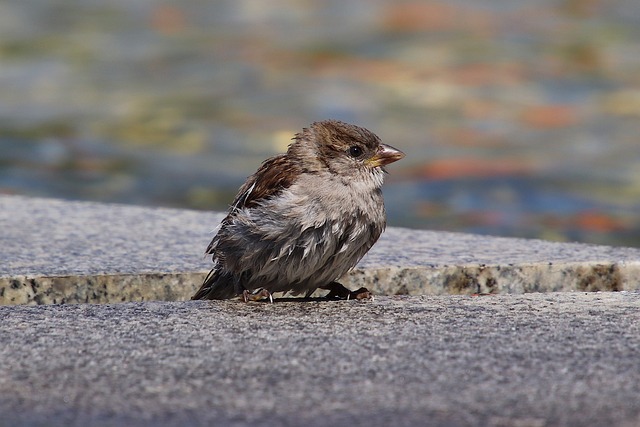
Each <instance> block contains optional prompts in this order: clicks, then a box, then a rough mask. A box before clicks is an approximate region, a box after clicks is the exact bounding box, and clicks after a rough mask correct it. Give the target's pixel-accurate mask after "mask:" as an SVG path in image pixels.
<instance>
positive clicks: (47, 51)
mask: <svg viewBox="0 0 640 427" xmlns="http://www.w3.org/2000/svg"><path fill="white" fill-rule="evenodd" d="M326 118H335V119H340V120H344V121H349V122H353V123H355V124H358V125H361V126H364V127H367V128H369V129H371V130H372V131H374V132H375V133H377V134H378V135H379V136H380V137H381V138H382V140H383V141H384V142H386V143H388V144H391V145H393V146H396V147H398V148H400V149H402V150H403V151H405V152H406V153H407V157H406V158H405V159H404V160H402V161H401V162H398V163H396V164H393V165H392V166H390V167H389V168H388V169H389V172H390V174H389V175H388V177H387V183H386V184H385V188H384V192H385V198H386V204H387V210H388V214H389V223H390V225H395V226H406V227H415V228H428V229H437V230H451V231H464V232H473V233H484V234H492V235H502V236H519V237H536V238H543V239H549V240H558V241H581V242H591V243H603V244H613V245H626V246H640V222H639V221H638V214H639V213H640V2H638V1H637V0H606V1H605V0H520V1H504V0H434V1H398V0H333V1H310V0H288V1H286V0H281V1H263V0H181V1H177V0H176V1H161V0H111V1H103V0H50V1H47V2H42V1H40V0H3V1H2V2H0V193H3V194H23V195H32V196H46V197H61V198H67V199H82V200H96V201H105V202H120V203H130V204H140V205H150V206H171V207H180V208H195V209H206V210H226V209H227V207H228V205H229V203H230V202H231V200H232V198H233V196H234V194H235V191H236V190H237V188H238V186H239V185H240V184H241V183H242V182H243V181H244V179H245V178H246V176H247V175H249V174H251V173H253V171H255V169H256V168H257V167H258V165H259V164H260V162H261V161H262V160H264V159H265V158H266V157H268V156H270V155H273V154H275V153H279V152H282V151H284V150H285V149H286V147H287V145H288V144H289V142H290V139H291V137H292V136H293V134H294V133H295V132H297V131H299V130H300V129H301V128H302V127H303V126H306V125H308V124H309V123H311V122H313V121H316V120H322V119H326ZM214 226H215V224H212V228H213V227H214Z"/></svg>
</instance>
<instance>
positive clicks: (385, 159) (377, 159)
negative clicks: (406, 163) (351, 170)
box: [365, 144, 404, 168]
mask: <svg viewBox="0 0 640 427" xmlns="http://www.w3.org/2000/svg"><path fill="white" fill-rule="evenodd" d="M403 157H404V153H403V152H402V151H400V150H398V149H397V148H393V147H392V146H390V145H386V144H380V147H378V151H376V154H374V155H373V156H372V157H371V158H369V159H367V160H365V163H366V164H367V166H370V167H372V168H375V167H378V166H384V165H388V164H389V163H393V162H396V161H398V160H400V159H401V158H403Z"/></svg>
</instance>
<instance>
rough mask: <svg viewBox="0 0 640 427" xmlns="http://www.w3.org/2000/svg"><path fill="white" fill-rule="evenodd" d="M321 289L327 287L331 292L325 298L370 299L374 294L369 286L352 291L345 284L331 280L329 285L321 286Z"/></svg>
mask: <svg viewBox="0 0 640 427" xmlns="http://www.w3.org/2000/svg"><path fill="white" fill-rule="evenodd" d="M320 288H321V289H327V290H328V291H329V293H328V294H327V295H325V298H330V299H331V298H337V299H347V300H350V299H358V300H359V299H369V298H373V295H372V294H371V292H369V290H368V289H367V288H360V289H357V290H355V291H350V290H349V289H347V288H345V287H344V285H342V284H341V283H338V282H331V283H329V284H328V285H325V286H320Z"/></svg>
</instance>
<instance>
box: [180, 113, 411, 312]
mask: <svg viewBox="0 0 640 427" xmlns="http://www.w3.org/2000/svg"><path fill="white" fill-rule="evenodd" d="M403 157H404V153H403V152H402V151H400V150H397V149H395V148H393V147H391V146H389V145H385V144H382V143H381V141H380V138H378V137H377V136H376V135H375V134H374V133H373V132H371V131H369V130H367V129H365V128H362V127H359V126H355V125H352V124H348V123H344V122H341V121H337V120H326V121H321V122H315V123H313V124H311V126H309V127H308V128H304V129H303V130H302V132H300V133H298V134H296V135H295V137H294V138H293V143H291V144H290V145H289V148H288V150H287V152H286V154H281V155H277V156H274V157H271V158H269V159H267V160H265V161H264V162H263V163H262V165H261V166H260V168H259V169H258V170H257V171H256V172H255V173H254V174H253V175H251V176H250V177H249V178H247V181H246V182H245V183H244V184H243V185H242V186H241V187H240V190H239V191H238V194H237V195H236V197H235V200H234V201H233V204H232V205H231V208H230V209H229V212H228V214H227V216H226V217H225V218H224V219H223V220H222V222H221V224H220V227H219V229H218V232H217V234H216V235H215V237H214V238H213V240H212V241H211V243H210V244H209V246H208V247H207V250H206V253H207V254H210V255H212V260H213V269H212V270H211V271H210V272H209V274H208V275H207V277H206V278H205V280H204V283H203V284H202V286H201V287H200V289H199V290H198V292H196V294H195V295H194V296H193V297H192V299H227V298H234V297H237V296H242V297H243V299H244V300H245V301H247V300H249V299H252V300H253V299H260V298H263V297H267V298H269V299H270V300H271V301H273V297H272V294H274V293H276V292H282V293H283V295H284V294H286V293H290V294H291V295H302V294H304V295H305V296H306V297H309V296H310V295H311V294H312V293H313V292H314V291H315V290H316V289H318V288H320V289H326V290H329V293H328V294H327V297H328V298H343V299H344V298H346V299H349V298H355V299H361V298H368V297H370V295H371V294H370V293H369V291H368V290H367V289H365V288H360V289H358V290H357V291H353V292H352V291H350V290H349V289H347V288H346V287H344V286H343V285H342V284H340V283H338V282H337V281H336V280H337V279H339V278H340V277H341V276H342V275H344V274H345V273H346V272H347V271H349V270H350V269H351V268H353V267H354V266H355V265H356V264H357V263H358V261H360V259H361V258H362V257H363V256H364V254H366V253H367V252H368V251H369V249H371V247H372V246H373V244H374V243H375V242H376V241H377V240H378V238H379V237H380V234H381V233H382V231H383V230H384V228H385V225H386V215H385V210H384V201H383V199H382V191H381V187H382V183H383V180H384V173H385V172H386V171H385V169H384V166H385V165H387V164H389V163H392V162H395V161H397V160H400V159H402V158H403Z"/></svg>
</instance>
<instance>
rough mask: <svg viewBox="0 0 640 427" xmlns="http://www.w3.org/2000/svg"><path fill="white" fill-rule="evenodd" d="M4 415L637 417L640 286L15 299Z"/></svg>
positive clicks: (416, 420) (8, 422)
mask: <svg viewBox="0 0 640 427" xmlns="http://www.w3.org/2000/svg"><path fill="white" fill-rule="evenodd" d="M0 325H1V326H0V342H1V343H3V344H2V345H0V366H2V371H1V373H0V414H1V415H0V426H3V427H4V426H7V427H9V426H11V427H52V426H64V427H76V426H77V427H111V426H113V427H116V426H118V427H120V426H127V427H165V426H166V427H169V426H180V427H192V426H193V427H196V426H238V427H240V426H272V427H277V426H283V427H284V426H305V427H316V426H317V427H320V426H363V427H364V426H366V427H377V426H380V427H382V426H385V427H387V426H393V427H397V426H433V427H465V426H478V427H555V426H558V427H561V426H562V427H573V426H576V427H577V426H580V427H602V426H607V427H637V426H639V425H640V399H639V398H638V396H640V363H638V349H639V348H640V293H638V292H603V293H595V292H593V293H583V292H561V293H548V294H542V293H531V294H523V295H491V296H480V297H470V296H455V295H454V296H452V295H446V296H392V297H389V296H381V297H378V298H376V299H375V300H374V301H331V302H329V301H322V302H315V301H314V302H307V301H296V302H282V301H276V302H275V303H274V304H268V303H262V302H253V303H249V304H245V303H243V302H240V301H237V300H232V301H186V302H185V301H178V302H142V303H141V302H135V303H131V302H130V303H123V304H75V305H72V304H68V305H44V306H35V307H29V306H24V305H18V306H4V307H0Z"/></svg>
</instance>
